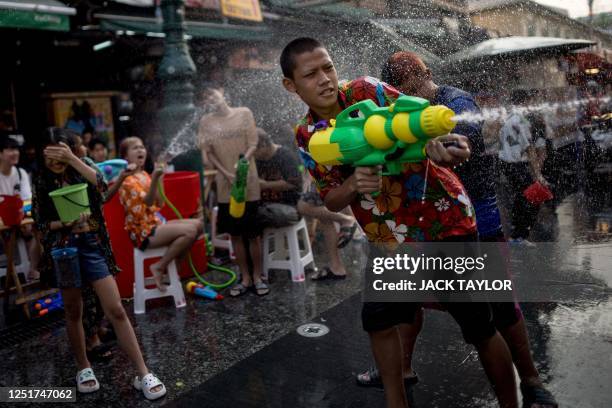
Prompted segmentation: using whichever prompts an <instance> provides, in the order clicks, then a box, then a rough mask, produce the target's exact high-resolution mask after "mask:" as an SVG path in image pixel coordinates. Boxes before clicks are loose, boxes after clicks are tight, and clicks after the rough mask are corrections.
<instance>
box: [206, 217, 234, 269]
mask: <svg viewBox="0 0 612 408" xmlns="http://www.w3.org/2000/svg"><path fill="white" fill-rule="evenodd" d="M218 213H219V207H217V206H215V207H214V208H213V211H212V220H210V223H211V231H210V235H211V236H212V238H211V243H212V245H213V247H215V248H222V249H226V250H227V251H228V252H229V256H230V259H236V254H235V253H234V247H233V246H232V237H231V236H230V234H227V233H223V234H220V235H217V215H218Z"/></svg>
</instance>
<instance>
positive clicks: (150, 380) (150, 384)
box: [134, 373, 166, 401]
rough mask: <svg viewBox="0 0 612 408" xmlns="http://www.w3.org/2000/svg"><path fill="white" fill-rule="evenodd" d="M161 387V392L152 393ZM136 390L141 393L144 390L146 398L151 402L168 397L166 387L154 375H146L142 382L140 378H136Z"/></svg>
mask: <svg viewBox="0 0 612 408" xmlns="http://www.w3.org/2000/svg"><path fill="white" fill-rule="evenodd" d="M159 385H161V386H162V387H161V389H160V390H159V391H155V392H153V391H151V390H152V389H153V388H155V387H157V386H159ZM134 388H136V389H137V390H139V391H140V390H142V393H143V394H144V396H145V397H146V398H147V399H148V400H151V401H152V400H156V399H158V398H161V397H163V396H164V395H166V386H164V383H162V382H161V381H160V380H159V378H157V377H156V376H155V374H153V373H149V374H147V375H145V376H144V377H142V380H141V379H140V378H139V377H138V376H136V377H134Z"/></svg>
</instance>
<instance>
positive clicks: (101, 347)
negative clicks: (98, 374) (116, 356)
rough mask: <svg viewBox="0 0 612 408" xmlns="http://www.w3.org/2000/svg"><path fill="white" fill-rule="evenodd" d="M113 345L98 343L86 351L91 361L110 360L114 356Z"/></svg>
mask: <svg viewBox="0 0 612 408" xmlns="http://www.w3.org/2000/svg"><path fill="white" fill-rule="evenodd" d="M111 348H112V346H111V345H109V344H104V343H102V344H98V345H97V346H95V347H92V348H91V349H90V350H87V351H86V354H87V358H88V359H89V361H94V362H100V363H102V362H105V361H110V360H111V359H112V358H113V352H112V351H111Z"/></svg>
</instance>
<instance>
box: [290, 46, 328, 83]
mask: <svg viewBox="0 0 612 408" xmlns="http://www.w3.org/2000/svg"><path fill="white" fill-rule="evenodd" d="M317 48H325V46H324V45H323V44H321V42H320V41H319V40H315V39H314V38H310V37H301V38H296V39H295V40H293V41H291V42H290V43H289V44H287V45H286V46H285V48H284V49H283V52H282V53H281V56H280V66H281V69H282V70H283V75H284V76H285V78H290V79H293V70H294V69H295V57H296V56H297V55H300V54H304V53H305V52H312V51H314V50H316V49H317Z"/></svg>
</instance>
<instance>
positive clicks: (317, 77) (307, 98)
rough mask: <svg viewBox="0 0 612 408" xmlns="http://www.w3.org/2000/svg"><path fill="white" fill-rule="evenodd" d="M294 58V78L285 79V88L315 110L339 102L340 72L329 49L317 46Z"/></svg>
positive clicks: (326, 107) (329, 106)
mask: <svg viewBox="0 0 612 408" xmlns="http://www.w3.org/2000/svg"><path fill="white" fill-rule="evenodd" d="M294 58H295V68H294V70H293V79H291V78H284V79H283V85H284V86H285V88H286V89H287V90H288V91H289V92H295V93H297V94H298V95H299V96H300V98H301V99H302V101H304V102H305V103H306V104H307V105H308V106H309V107H310V108H312V109H314V110H316V109H329V108H331V107H333V106H334V105H335V104H336V103H337V102H338V74H337V72H336V68H335V67H334V63H333V62H332V60H331V58H330V56H329V54H328V53H327V50H326V49H325V48H316V49H314V50H313V51H310V52H305V53H302V54H299V55H296V56H294Z"/></svg>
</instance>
